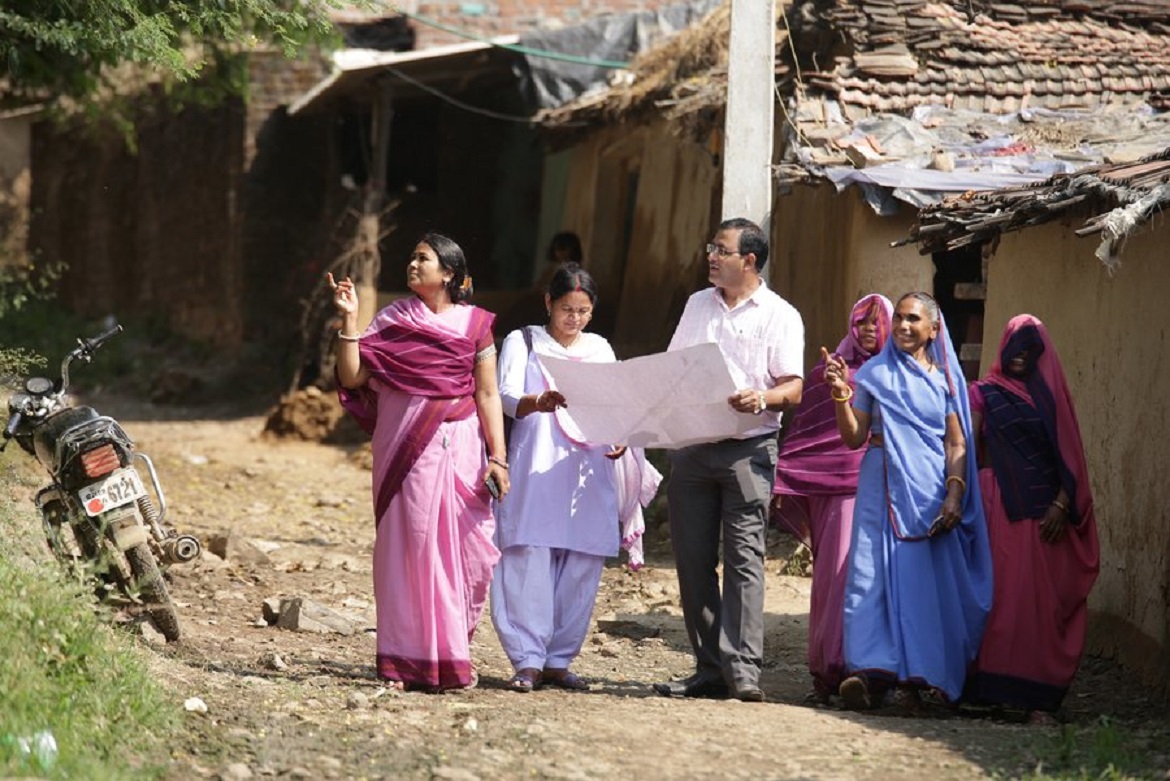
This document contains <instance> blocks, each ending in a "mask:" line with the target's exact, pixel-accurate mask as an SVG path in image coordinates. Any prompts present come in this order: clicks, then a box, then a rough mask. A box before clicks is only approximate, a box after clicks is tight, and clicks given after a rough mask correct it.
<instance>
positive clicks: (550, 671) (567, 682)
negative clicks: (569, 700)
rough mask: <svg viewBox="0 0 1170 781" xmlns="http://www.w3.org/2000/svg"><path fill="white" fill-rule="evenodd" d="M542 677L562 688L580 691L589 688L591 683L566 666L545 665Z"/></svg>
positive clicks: (550, 683)
mask: <svg viewBox="0 0 1170 781" xmlns="http://www.w3.org/2000/svg"><path fill="white" fill-rule="evenodd" d="M542 678H543V680H544V682H545V683H547V684H549V685H550V686H556V687H558V688H560V689H570V690H572V691H578V692H582V691H587V690H588V689H589V684H587V683H586V682H585V681H583V680H582V679H581V678H579V677H578V676H577V674H576V673H574V672H572V671H571V670H569V669H568V668H564V667H545V668H544V673H543V674H542Z"/></svg>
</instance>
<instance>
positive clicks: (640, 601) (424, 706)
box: [103, 399, 1170, 780]
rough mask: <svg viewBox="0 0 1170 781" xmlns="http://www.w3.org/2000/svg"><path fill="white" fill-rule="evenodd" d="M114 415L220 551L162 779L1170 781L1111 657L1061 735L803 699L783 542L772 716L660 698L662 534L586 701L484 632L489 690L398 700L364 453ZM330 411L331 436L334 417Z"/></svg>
mask: <svg viewBox="0 0 1170 781" xmlns="http://www.w3.org/2000/svg"><path fill="white" fill-rule="evenodd" d="M103 405H104V407H103V411H106V412H108V413H113V414H115V415H117V416H118V417H119V418H120V419H121V420H122V422H123V424H124V426H125V428H126V429H127V431H129V433H130V434H131V435H132V436H133V437H134V438H135V439H136V440H137V441H138V443H139V445H140V447H141V449H142V450H144V451H145V452H147V453H149V454H150V455H151V456H152V457H153V458H154V460H155V463H156V465H157V467H158V471H159V473H160V476H161V479H162V480H163V483H164V486H165V488H166V490H167V498H168V502H169V506H170V509H169V519H170V521H171V522H172V523H173V524H174V525H176V526H177V527H178V528H179V530H180V531H183V532H188V533H192V534H195V535H197V536H199V537H200V538H201V539H203V540H204V541H205V543H206V542H210V543H212V547H214V548H215V549H216V550H218V551H220V552H221V553H223V554H225V555H224V556H216V555H214V554H209V555H206V556H205V557H204V558H203V559H202V560H200V561H198V562H195V563H192V564H188V565H184V566H181V567H174V568H172V570H171V572H172V575H173V583H172V591H173V595H174V598H175V600H176V601H177V603H178V605H179V610H180V614H181V618H182V621H183V627H184V632H185V636H184V639H183V640H182V641H181V642H180V643H177V644H172V645H170V646H166V645H163V644H158V643H152V644H151V647H152V648H153V649H154V651H155V652H156V658H157V664H156V669H157V674H158V676H159V678H160V679H161V680H162V681H163V682H164V683H165V686H166V687H167V688H168V689H169V690H170V691H172V692H173V693H174V697H175V699H176V702H186V703H187V708H188V709H189V710H187V711H186V712H185V716H184V718H185V719H186V726H187V729H186V733H185V736H184V738H183V739H182V740H181V741H180V742H179V743H178V744H177V745H175V746H174V747H173V756H174V764H173V767H172V770H171V772H170V773H169V776H168V777H169V778H173V779H190V778H222V779H247V778H264V777H277V778H294V779H296V778H300V779H318V778H367V779H378V778H436V779H468V780H470V779H512V778H520V777H530V778H558V779H589V778H602V777H614V776H618V775H637V776H645V777H649V778H709V777H722V778H777V779H781V778H783V779H813V778H815V779H835V778H842V779H845V778H849V779H852V778H861V779H884V778H907V777H922V778H926V777H930V778H942V779H968V778H982V777H988V776H999V777H1018V776H1020V775H1023V774H1027V773H1031V772H1034V771H1036V769H1037V766H1038V764H1039V765H1040V766H1041V769H1042V768H1043V767H1044V766H1052V763H1053V762H1059V761H1060V758H1061V757H1062V756H1063V757H1064V758H1065V759H1066V760H1067V758H1068V757H1069V756H1072V754H1073V751H1074V749H1075V748H1076V747H1075V746H1074V745H1071V744H1074V743H1076V742H1077V741H1078V740H1080V739H1081V738H1080V737H1078V736H1082V735H1088V734H1097V735H1100V734H1102V732H1101V730H1100V729H1099V726H1100V725H1101V724H1107V725H1114V726H1113V727H1110V729H1116V730H1118V732H1116V733H1113V732H1110V733H1109V734H1117V735H1123V736H1124V737H1125V738H1126V740H1127V741H1130V742H1132V741H1136V743H1135V744H1134V745H1137V746H1138V747H1139V749H1138V750H1139V751H1141V752H1145V753H1144V754H1143V756H1141V757H1140V758H1139V759H1140V761H1139V762H1138V763H1137V767H1139V770H1138V771H1131V775H1133V774H1134V773H1136V775H1138V776H1140V777H1162V775H1161V774H1162V772H1163V771H1162V769H1164V768H1166V767H1170V749H1168V748H1167V745H1168V740H1167V736H1168V735H1170V722H1167V719H1166V713H1165V711H1164V710H1163V708H1162V706H1161V705H1160V704H1158V703H1157V702H1155V701H1153V700H1150V699H1147V698H1146V694H1145V693H1144V692H1143V691H1142V690H1140V689H1139V688H1137V687H1135V686H1133V685H1132V684H1131V683H1130V682H1128V681H1127V679H1126V678H1125V676H1124V675H1123V674H1122V673H1121V672H1120V671H1118V670H1117V669H1116V668H1114V667H1113V666H1112V665H1110V664H1109V663H1107V662H1104V661H1100V660H1087V661H1086V664H1085V666H1084V670H1083V671H1082V675H1081V676H1080V678H1079V679H1078V681H1077V684H1076V687H1075V691H1074V692H1073V693H1072V694H1071V695H1070V697H1069V699H1068V703H1067V709H1066V712H1065V713H1063V714H1062V718H1063V719H1065V720H1066V721H1067V722H1068V723H1069V724H1071V725H1072V727H1071V728H1070V727H1069V726H1065V727H1043V728H1040V727H1027V726H1024V725H1021V724H1019V723H1016V722H1013V721H1012V720H1011V719H1010V714H1009V717H1008V718H988V717H986V716H984V717H976V716H974V715H972V714H969V713H962V714H956V713H951V712H944V711H938V712H932V713H931V714H930V715H929V716H928V717H926V718H907V717H905V716H903V715H900V714H898V713H896V712H892V711H884V712H878V713H867V714H864V715H858V714H853V713H849V712H845V711H842V710H839V709H836V708H834V707H831V706H830V707H825V706H820V705H816V704H813V703H811V702H809V701H808V700H807V699H806V698H807V695H808V694H809V693H810V691H811V688H810V686H809V679H808V675H807V671H806V669H805V666H804V643H805V639H806V629H807V615H808V613H807V611H808V594H809V581H808V579H807V578H804V577H800V576H797V575H787V574H782V570H786V571H787V570H788V569H790V568H786V567H785V563H786V559H787V558H788V555H789V554H790V553H791V548H790V547H789V546H788V543H786V542H784V541H782V540H780V539H779V538H777V539H776V540H775V541H774V544H773V545H772V546H771V548H770V557H769V562H768V592H767V645H766V658H767V661H766V665H765V670H764V675H763V679H762V681H761V683H762V685H763V687H764V688H765V690H766V691H767V693H768V698H769V700H768V702H766V703H764V704H745V703H739V702H735V701H727V702H713V701H684V700H668V699H664V698H661V697H657V696H655V695H654V694H653V693H652V692H651V690H650V686H649V685H650V683H651V682H654V681H658V680H664V679H667V678H670V677H674V676H682V675H686V674H688V673H689V672H690V670H691V662H690V654H689V646H688V643H687V640H686V636H685V634H684V631H683V625H682V619H681V615H680V610H679V608H678V597H677V586H676V583H675V575H674V571H673V568H672V566H671V559H670V551H669V541H668V540H667V539H666V536H665V529H664V528H663V527H662V526H661V525H652V527H651V530H650V533H649V539H648V565H647V566H646V567H645V568H644V569H643V570H641V571H639V572H637V573H631V572H629V571H628V570H627V569H626V568H625V567H624V566H623V565H622V564H621V563H620V562H614V563H613V564H612V565H611V566H610V567H608V568H607V569H606V571H605V577H604V583H603V585H602V591H601V596H600V598H599V601H598V604H597V609H596V611H595V626H594V628H593V631H592V632H591V634H590V638H589V640H588V642H587V644H586V647H585V649H584V651H583V653H582V655H581V657H580V659H579V661H578V662H577V664H576V665H575V668H576V670H577V672H578V673H580V674H581V675H583V676H585V677H587V678H588V679H589V680H591V681H592V683H593V687H592V690H591V691H589V692H584V693H569V692H564V691H560V690H540V691H537V692H534V693H532V694H526V695H525V694H516V693H514V692H511V691H508V690H507V689H505V688H504V682H505V681H506V679H507V678H508V677H509V675H510V672H511V671H510V669H509V665H508V663H507V660H506V659H505V657H504V655H503V653H502V651H501V650H500V647H499V644H498V642H497V640H496V637H495V634H494V632H493V630H492V627H491V624H490V621H488V620H485V621H484V623H483V624H481V626H480V629H479V632H478V634H477V637H476V640H475V643H474V646H473V656H474V661H475V664H476V667H477V669H478V671H479V675H480V684H479V686H478V688H476V689H474V690H471V691H465V692H458V693H450V694H442V695H427V694H417V693H407V694H403V693H398V692H394V691H390V690H388V689H386V688H385V687H384V686H382V685H381V684H380V683H379V681H378V680H377V679H376V678H375V677H374V676H373V665H372V663H373V656H374V635H373V625H374V614H373V606H372V594H371V575H370V556H371V547H372V540H373V530H374V529H373V521H372V511H371V507H370V488H369V481H370V473H369V471H368V470H367V469H366V468H365V467H364V465H363V459H362V457H361V450H360V447H359V446H356V445H341V444H322V443H318V442H310V441H297V440H295V439H290V438H273V437H270V436H265V435H263V434H262V432H263V430H264V426H265V417H264V416H262V415H240V414H237V413H235V412H232V411H229V410H220V409H216V408H210V407H208V408H177V407H152V406H146V405H137V404H130V403H128V402H125V401H122V402H119V401H118V400H117V399H108V400H105V401H103ZM318 412H319V414H320V415H324V416H325V417H328V416H329V414H330V413H329V412H328V405H323V406H322V407H321V409H320V410H318ZM326 427H327V426H326ZM285 429H286V430H295V429H296V425H289V426H286V427H285ZM295 598H300V599H301V600H303V602H302V606H303V607H305V608H306V610H305V611H303V613H302V620H301V622H300V625H301V627H302V631H297V630H294V629H288V628H281V627H280V626H274V625H271V624H270V621H269V619H271V618H272V617H273V616H271V615H270V616H269V619H266V617H265V614H266V608H265V602H266V600H269V603H268V604H269V611H268V612H269V613H271V612H272V611H273V610H279V607H280V604H279V603H280V601H281V600H282V599H284V600H289V599H295ZM313 610H327V611H328V613H327V614H324V616H323V617H324V619H325V621H326V625H322V626H317V625H315V624H314V622H313V621H311V620H308V619H310V618H312V615H311V614H312V612H313ZM290 620H291V618H290V617H286V619H285V621H286V623H287V622H289V621H290ZM293 623H296V622H295V621H293ZM312 628H317V629H322V630H324V631H320V632H315V631H303V630H304V629H312ZM1103 717H1107V718H1108V719H1109V721H1108V722H1106V721H1104V720H1103ZM1094 727H1097V729H1096V731H1095V732H1094V731H1093V729H1091V728H1094ZM1081 728H1085V729H1084V730H1082V729H1081ZM1127 745H1129V743H1127ZM1070 776H1071V777H1088V778H1096V777H1098V776H1097V775H1096V771H1092V772H1091V773H1090V774H1089V775H1086V776H1078V775H1077V773H1076V772H1072V773H1071V774H1070ZM1102 777H1104V776H1102ZM1108 777H1110V778H1112V777H1118V776H1108Z"/></svg>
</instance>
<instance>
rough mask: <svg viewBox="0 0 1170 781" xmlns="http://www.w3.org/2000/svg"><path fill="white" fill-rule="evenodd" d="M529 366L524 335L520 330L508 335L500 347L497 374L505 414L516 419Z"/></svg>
mask: <svg viewBox="0 0 1170 781" xmlns="http://www.w3.org/2000/svg"><path fill="white" fill-rule="evenodd" d="M527 366H528V345H526V344H525V343H524V334H523V333H522V332H520V331H519V330H516V331H513V332H512V333H510V334H508V336H507V337H506V338H505V339H504V343H503V345H501V346H500V360H499V362H498V363H497V368H496V370H497V372H498V373H499V381H500V402H501V403H502V404H503V406H504V414H505V415H507V416H508V417H511V418H515V417H516V408H517V407H518V406H519V405H520V399H521V398H522V397H523V396H524V374H525V370H526V368H527Z"/></svg>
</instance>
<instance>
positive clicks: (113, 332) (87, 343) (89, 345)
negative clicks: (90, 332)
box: [81, 325, 122, 352]
mask: <svg viewBox="0 0 1170 781" xmlns="http://www.w3.org/2000/svg"><path fill="white" fill-rule="evenodd" d="M120 333H122V326H120V325H115V326H114V327H113V328H111V329H110V330H108V331H106V332H105V333H102V334H98V335H97V336H95V337H93V338H92V339H82V340H81V344H82V346H84V347H85V349H86V350H89V351H90V352H93V351H94V350H96V349H98V348H99V347H101V346H102V345H103V344H105V343H106V342H108V341H110V340H111V339H113V338H114V337H115V336H117V335H118V334H120Z"/></svg>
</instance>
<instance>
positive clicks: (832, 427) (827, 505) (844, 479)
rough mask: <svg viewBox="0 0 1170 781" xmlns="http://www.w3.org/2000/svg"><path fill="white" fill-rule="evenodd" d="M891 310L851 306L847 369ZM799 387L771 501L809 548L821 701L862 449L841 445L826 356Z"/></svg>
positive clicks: (878, 301) (812, 651) (838, 675)
mask: <svg viewBox="0 0 1170 781" xmlns="http://www.w3.org/2000/svg"><path fill="white" fill-rule="evenodd" d="M893 309H894V306H893V304H891V303H890V300H889V299H888V298H886V297H885V296H882V295H878V294H876V293H874V294H871V295H868V296H865V297H864V298H862V299H861V300H860V301H858V302H857V303H856V304H854V305H853V309H852V311H851V312H850V314H849V331H848V332H847V333H846V335H845V338H844V339H842V340H841V343H840V344H839V345H837V349H836V351H835V352H834V355H835V356H837V357H839V358H841V360H843V361H845V364H846V365H847V366H848V367H849V369H850V370H851V371H857V369H859V368H861V365H862V364H863V363H865V362H866V361H867V360H869V358H870V357H872V356H873V355H875V354H876V353H878V352H879V351H880V350H881V349H882V347H883V346H884V345H885V343H886V339H887V338H888V337H889V335H890V314H891V312H892V311H893ZM804 388H805V390H804V396H803V398H802V399H801V401H800V406H799V407H797V409H796V417H795V418H794V419H793V421H792V426H791V427H790V428H789V429H788V431H787V433H786V434H785V435H784V441H783V442H782V443H781V444H780V453H779V455H778V457H777V458H776V481H775V483H774V485H773V487H772V493H773V494H774V497H773V500H772V507H773V518H774V519H775V520H776V522H777V523H778V524H779V526H780V528H781V529H783V530H785V531H787V532H789V533H791V534H792V535H793V536H795V537H796V538H797V539H799V540H801V541H802V542H804V544H805V545H807V546H808V547H809V548H810V549H811V550H812V555H813V573H812V594H811V596H810V599H809V614H808V669H809V672H810V673H812V677H813V688H814V690H815V696H816V697H817V698H818V699H819V700H820V701H821V702H827V701H828V699H829V696H830V695H832V694H836V692H837V687H838V686H840V684H841V680H842V679H843V678H844V677H845V676H844V671H845V658H844V652H843V651H842V646H841V631H842V629H841V623H842V609H843V603H844V599H845V571H846V565H847V563H848V560H849V537H850V531H851V530H852V528H853V502H854V495H855V494H856V493H857V473H858V469H859V468H860V466H861V456H862V452H861V451H860V450H853V449H851V448H848V447H846V446H845V443H844V442H842V441H841V436H840V434H838V432H837V416H836V412H835V411H834V407H836V406H837V405H836V404H835V403H834V402H833V399H832V398H831V397H830V395H829V394H830V392H831V388H830V386H829V384H828V383H826V382H825V360H824V359H821V360H820V361H819V362H818V363H817V365H816V366H814V367H813V370H812V371H811V372H810V373H809V375H808V378H807V379H806V380H805V384H804Z"/></svg>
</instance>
